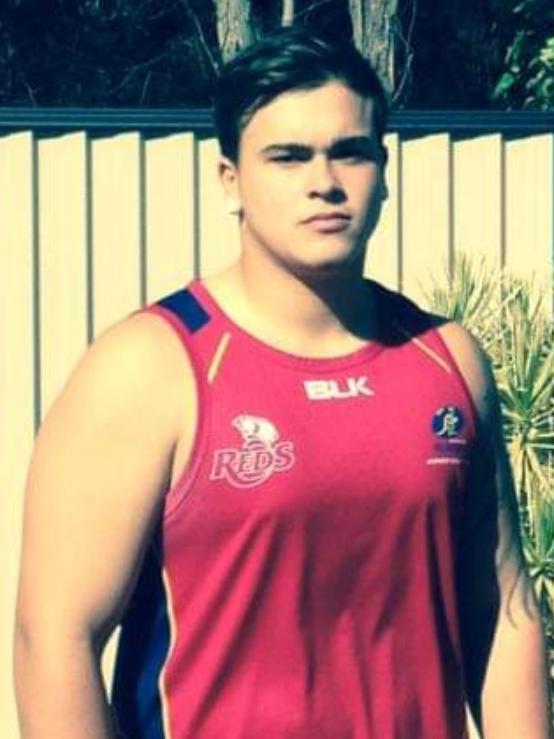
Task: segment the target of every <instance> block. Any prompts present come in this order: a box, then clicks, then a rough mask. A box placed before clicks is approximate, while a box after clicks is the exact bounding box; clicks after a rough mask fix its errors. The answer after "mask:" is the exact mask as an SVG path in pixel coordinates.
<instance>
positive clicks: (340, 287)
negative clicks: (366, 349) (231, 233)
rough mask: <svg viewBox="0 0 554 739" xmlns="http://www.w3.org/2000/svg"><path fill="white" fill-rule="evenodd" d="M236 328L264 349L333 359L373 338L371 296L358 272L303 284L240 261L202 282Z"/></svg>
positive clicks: (295, 278) (279, 271)
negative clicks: (270, 347)
mask: <svg viewBox="0 0 554 739" xmlns="http://www.w3.org/2000/svg"><path fill="white" fill-rule="evenodd" d="M206 284H207V287H208V289H210V290H211V291H212V293H213V295H214V297H215V298H216V299H217V300H218V301H219V302H220V304H221V306H222V308H223V309H224V310H225V311H226V312H227V313H228V315H229V316H230V317H231V318H232V319H233V320H234V321H235V322H236V323H237V324H239V325H240V326H241V327H242V328H244V329H245V330H247V331H250V332H251V333H252V334H254V335H257V336H258V337H259V338H263V339H264V340H265V341H267V342H268V343H269V344H272V345H273V346H275V347H277V348H281V349H283V350H285V351H290V352H292V353H298V354H303V355H306V356H339V355H341V354H345V353H348V352H349V351H354V350H356V349H357V348H359V347H361V346H363V345H364V344H366V343H367V342H368V341H371V340H372V339H375V338H376V336H377V320H376V314H375V305H374V295H373V291H372V290H371V288H370V286H369V283H368V281H367V280H365V279H364V278H363V276H362V274H361V269H352V271H351V272H347V271H343V272H341V273H340V274H339V273H335V274H333V275H326V276H320V275H318V276H317V279H309V277H306V276H297V275H295V274H291V273H290V272H288V271H286V270H283V269H274V270H271V274H268V271H267V270H264V272H263V276H262V275H261V273H260V271H259V270H258V269H257V268H256V265H255V264H254V265H253V264H251V262H250V261H249V260H246V259H240V260H239V261H238V262H237V263H235V264H234V265H233V266H232V267H230V268H229V269H228V270H226V271H225V272H223V273H221V274H219V275H217V276H216V277H214V278H211V279H209V280H207V281H206Z"/></svg>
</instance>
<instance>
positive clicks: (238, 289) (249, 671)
mask: <svg viewBox="0 0 554 739" xmlns="http://www.w3.org/2000/svg"><path fill="white" fill-rule="evenodd" d="M386 113H387V105H386V100H385V96H384V94H383V90H382V88H381V86H380V84H379V82H378V80H377V78H376V76H375V74H374V73H373V71H372V70H371V68H370V67H369V65H368V64H367V62H365V61H364V60H363V59H362V58H361V57H360V56H359V55H358V54H357V52H355V51H354V49H352V48H341V47H337V46H333V45H331V44H329V43H327V42H324V41H322V40H320V39H318V38H316V37H314V36H311V35H310V34H308V33H307V32H305V31H299V30H290V29H288V30H284V31H281V32H279V33H276V34H274V35H273V36H269V37H267V38H266V39H265V40H262V41H261V42H260V43H259V44H258V45H256V46H254V47H251V48H250V49H249V50H247V51H246V52H245V53H243V54H242V55H240V56H239V57H238V58H237V59H236V60H235V61H233V62H232V63H231V64H230V65H229V66H228V67H227V69H226V70H224V72H223V75H222V78H221V81H220V86H219V91H218V96H217V104H216V121H217V127H218V134H219V138H220V142H221V149H222V158H221V163H220V174H221V179H222V183H223V186H224V188H225V192H226V195H227V197H228V200H229V207H230V208H231V209H232V210H234V211H235V212H236V213H237V214H238V217H239V220H240V232H241V240H242V254H241V257H240V259H239V261H238V262H237V263H236V264H235V265H234V266H232V267H231V268H230V269H228V270H227V271H226V272H224V273H222V274H220V275H218V276H216V277H213V278H210V279H207V280H205V281H194V282H193V283H192V284H191V285H189V286H188V287H187V289H183V290H179V291H178V292H177V293H175V294H173V295H170V296H167V297H166V298H164V299H162V300H160V301H159V302H158V303H157V304H155V305H153V306H149V307H148V308H147V309H144V310H142V311H139V312H137V313H136V314H134V315H132V316H130V317H127V318H126V319H124V320H122V321H121V322H119V323H118V324H117V325H115V326H113V327H112V328H111V329H109V330H108V331H106V332H105V333H104V334H103V335H102V336H100V337H99V338H98V339H97V340H96V341H95V342H94V344H93V345H92V346H91V348H90V349H89V351H88V352H87V353H86V355H85V356H84V357H83V359H82V361H81V362H80V363H79V365H78V366H77V368H76V370H75V372H74V373H73V375H72V377H71V378H70V380H69V382H68V384H67V386H66V387H65V389H64V390H63V392H62V394H61V396H60V397H59V398H58V400H57V402H56V403H55V405H54V407H53V408H52V410H51V411H50V413H49V415H48V417H47V419H46V420H45V422H44V424H43V426H42V428H41V431H40V434H39V436H38V439H37V444H36V449H35V453H34V456H33V460H32V464H31V468H30V472H29V481H28V490H27V505H26V520H25V535H24V539H25V541H24V552H23V565H22V576H21V588H20V599H19V608H18V635H17V656H16V668H17V670H16V672H17V689H18V698H19V704H20V712H21V722H22V730H23V739H39V738H47V739H51V738H52V737H55V738H56V739H66V738H69V737H70V738H71V739H79V738H80V737H82V738H83V739H84V738H85V737H87V739H92V738H94V739H105V738H106V737H111V736H114V735H115V732H116V731H119V732H120V735H124V736H127V737H130V738H131V739H142V738H143V737H144V738H148V739H153V738H154V737H156V739H157V738H159V737H168V738H169V737H171V738H172V739H185V738H187V739H188V738H190V739H239V737H240V738H241V739H258V738H260V739H261V738H263V739H285V737H290V738H292V737H297V738H298V739H300V738H302V739H319V738H320V737H321V738H323V737H327V738H328V739H347V738H348V739H389V738H390V739H392V738H393V737H395V738H397V739H431V738H432V739H461V738H462V737H464V736H466V727H465V716H464V703H465V701H466V700H468V701H469V703H470V705H471V708H472V711H473V713H474V716H475V718H476V721H477V723H478V724H480V725H481V726H482V729H483V732H484V737H485V739H511V738H512V739H523V737H525V739H545V738H546V737H549V736H551V734H549V728H548V724H549V717H548V697H547V687H546V680H547V677H546V672H547V668H546V660H545V651H544V638H543V631H542V627H541V622H540V617H539V614H538V609H537V605H536V602H535V600H534V597H533V594H532V588H531V585H530V582H529V579H528V577H527V575H526V573H525V570H524V567H523V560H522V553H521V547H520V543H519V537H518V529H517V526H518V522H517V513H516V510H517V509H516V506H515V502H514V493H513V489H512V483H511V480H510V473H509V468H508V464H507V461H506V454H505V451H504V449H503V446H502V442H501V432H500V423H499V417H498V403H497V400H496V396H495V391H494V384H493V380H492V377H491V373H490V370H489V367H488V363H487V360H486V359H485V358H484V356H483V354H482V352H481V351H480V349H479V347H478V346H477V345H476V343H475V341H474V340H473V339H472V338H471V337H470V336H469V335H468V334H467V332H466V331H464V329H463V328H461V327H460V326H458V325H455V324H453V323H448V322H446V321H438V320H437V319H436V318H434V317H431V316H429V315H428V314H426V313H424V312H423V311H421V310H419V309H418V308H417V307H416V306H415V305H413V304H412V303H410V302H409V301H407V300H406V299H404V298H403V297H401V296H399V295H397V294H394V293H392V292H389V291H388V290H386V289H384V288H383V287H381V286H379V285H378V284H377V283H375V282H373V281H367V280H364V279H363V277H362V264H363V259H364V250H365V245H366V241H367V239H368V237H369V235H370V234H371V232H372V231H373V229H374V227H375V225H376V223H377V220H378V216H379V211H380V208H381V204H382V202H383V200H384V199H385V197H386V185H385V180H384V168H385V161H386V153H385V150H384V148H383V143H382V137H383V133H384V128H385V121H386ZM120 621H121V622H122V624H123V628H122V637H121V642H120V648H119V656H118V663H117V668H116V673H115V678H114V691H113V714H115V718H116V721H115V722H112V716H111V712H110V709H109V707H108V701H107V699H106V697H105V694H104V691H103V688H102V685H101V679H100V673H99V666H98V662H99V655H100V653H101V650H102V647H103V645H104V644H105V642H106V639H107V637H108V635H109V634H110V633H111V631H112V630H113V628H114V626H115V625H116V624H117V623H119V622H120ZM114 724H117V727H118V728H117V729H115V728H114Z"/></svg>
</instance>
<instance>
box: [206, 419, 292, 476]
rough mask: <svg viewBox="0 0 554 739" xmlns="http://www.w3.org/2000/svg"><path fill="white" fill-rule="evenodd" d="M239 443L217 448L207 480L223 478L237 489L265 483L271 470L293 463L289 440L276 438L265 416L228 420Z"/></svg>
mask: <svg viewBox="0 0 554 739" xmlns="http://www.w3.org/2000/svg"><path fill="white" fill-rule="evenodd" d="M232 424H233V426H234V427H235V428H236V429H238V431H239V432H240V434H241V436H242V438H243V442H242V447H241V448H240V449H218V450H217V451H216V452H215V454H214V461H213V465H212V471H211V473H210V480H222V479H223V478H225V479H226V480H227V481H228V482H230V483H231V485H234V486H235V487H237V488H251V487H254V486H255V485H260V484H261V483H262V482H265V481H266V480H267V479H268V477H271V475H272V474H273V473H274V472H284V471H285V470H288V469H290V468H291V467H292V465H293V464H294V462H295V456H294V446H293V443H292V441H279V432H278V431H277V429H276V428H275V426H274V425H273V424H272V423H271V422H270V421H267V420H266V419H265V418H259V417H258V416H247V415H241V416H237V417H236V418H234V419H233V421H232Z"/></svg>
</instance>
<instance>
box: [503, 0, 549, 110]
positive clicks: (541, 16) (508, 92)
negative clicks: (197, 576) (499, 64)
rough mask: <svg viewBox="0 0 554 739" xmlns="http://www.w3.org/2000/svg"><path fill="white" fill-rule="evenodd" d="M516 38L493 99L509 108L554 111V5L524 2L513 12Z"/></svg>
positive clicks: (541, 0)
mask: <svg viewBox="0 0 554 739" xmlns="http://www.w3.org/2000/svg"><path fill="white" fill-rule="evenodd" d="M512 14H513V19H514V22H515V23H516V30H515V35H514V37H513V40H512V42H511V43H510V45H509V47H508V49H507V52H506V57H505V69H504V71H503V73H502V75H501V77H500V79H499V80H498V82H497V84H496V87H495V89H494V92H493V98H494V99H496V100H498V101H501V102H502V103H504V104H505V105H506V107H508V108H536V109H539V110H551V109H553V108H554V5H553V4H552V2H551V0H522V1H521V2H517V3H515V5H514V7H513V9H512Z"/></svg>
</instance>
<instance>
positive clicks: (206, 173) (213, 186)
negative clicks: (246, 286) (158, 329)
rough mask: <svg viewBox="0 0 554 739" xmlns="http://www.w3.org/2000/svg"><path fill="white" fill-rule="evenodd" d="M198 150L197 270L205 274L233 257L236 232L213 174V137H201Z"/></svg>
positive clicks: (215, 154) (236, 251)
mask: <svg viewBox="0 0 554 739" xmlns="http://www.w3.org/2000/svg"><path fill="white" fill-rule="evenodd" d="M199 154H200V158H199V182H198V191H197V197H198V198H199V211H200V274H201V275H202V276H203V277H207V276H208V275H211V274H214V273H216V272H219V271H220V270H222V269H225V267H228V266H229V265H230V264H232V263H233V262H234V261H235V259H236V258H237V256H238V254H239V233H238V221H237V216H236V215H235V216H233V215H230V214H229V212H228V207H227V203H226V202H225V198H224V196H223V192H222V188H221V185H220V183H219V180H218V177H217V160H218V157H219V147H218V144H217V141H216V140H215V139H210V140H208V141H202V142H201V143H200V144H199Z"/></svg>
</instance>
